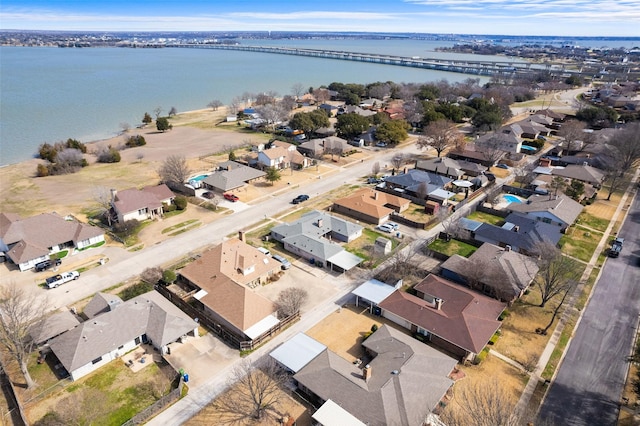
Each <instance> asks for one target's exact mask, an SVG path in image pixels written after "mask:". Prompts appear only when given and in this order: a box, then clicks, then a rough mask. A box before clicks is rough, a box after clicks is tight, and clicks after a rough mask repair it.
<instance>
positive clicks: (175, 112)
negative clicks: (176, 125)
mask: <svg viewBox="0 0 640 426" xmlns="http://www.w3.org/2000/svg"><path fill="white" fill-rule="evenodd" d="M176 114H178V110H177V109H176V107H174V106H172V107H171V109H170V110H169V114H168V115H169V117H173V116H174V115H176Z"/></svg>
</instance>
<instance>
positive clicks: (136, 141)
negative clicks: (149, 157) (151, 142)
mask: <svg viewBox="0 0 640 426" xmlns="http://www.w3.org/2000/svg"><path fill="white" fill-rule="evenodd" d="M146 144H147V141H146V140H145V139H144V136H142V135H133V136H129V138H128V139H127V142H125V146H127V147H129V148H133V147H136V146H143V145H146Z"/></svg>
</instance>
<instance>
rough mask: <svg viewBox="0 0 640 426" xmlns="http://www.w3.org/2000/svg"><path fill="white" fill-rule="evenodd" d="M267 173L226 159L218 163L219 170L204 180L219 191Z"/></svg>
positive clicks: (237, 185) (235, 186)
mask: <svg viewBox="0 0 640 426" xmlns="http://www.w3.org/2000/svg"><path fill="white" fill-rule="evenodd" d="M265 175H266V173H265V172H263V171H261V170H258V169H254V168H253V167H247V166H245V165H243V164H240V163H236V162H235V161H225V162H223V163H220V164H219V165H218V171H217V172H214V173H212V174H210V175H209V176H207V177H206V178H205V179H204V180H203V181H202V182H203V183H205V184H207V185H209V186H211V187H212V188H215V189H217V190H219V191H229V190H232V189H235V188H239V187H241V186H243V185H244V184H245V183H246V182H249V181H251V180H254V179H258V178H261V177H264V176H265Z"/></svg>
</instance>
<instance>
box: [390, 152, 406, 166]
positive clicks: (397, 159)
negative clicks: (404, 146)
mask: <svg viewBox="0 0 640 426" xmlns="http://www.w3.org/2000/svg"><path fill="white" fill-rule="evenodd" d="M405 159H406V156H405V154H403V153H402V152H399V153H397V154H395V155H394V156H393V157H391V165H392V166H393V168H394V169H396V170H400V167H402V166H403V165H404V162H405Z"/></svg>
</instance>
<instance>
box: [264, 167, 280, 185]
mask: <svg viewBox="0 0 640 426" xmlns="http://www.w3.org/2000/svg"><path fill="white" fill-rule="evenodd" d="M264 178H265V179H266V180H267V182H271V185H273V184H274V183H275V182H277V181H279V180H280V179H282V176H281V175H280V170H278V169H276V168H275V167H269V168H267V175H266V176H265V177H264Z"/></svg>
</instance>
